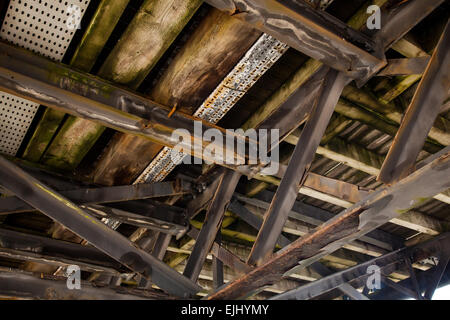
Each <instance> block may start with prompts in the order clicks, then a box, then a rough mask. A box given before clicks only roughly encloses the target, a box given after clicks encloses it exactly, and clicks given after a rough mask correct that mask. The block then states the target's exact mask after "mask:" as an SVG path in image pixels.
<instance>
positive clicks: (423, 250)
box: [273, 233, 450, 300]
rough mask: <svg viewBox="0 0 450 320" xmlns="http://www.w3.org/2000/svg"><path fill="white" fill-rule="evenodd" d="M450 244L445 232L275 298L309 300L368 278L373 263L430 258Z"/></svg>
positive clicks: (388, 263) (381, 266)
mask: <svg viewBox="0 0 450 320" xmlns="http://www.w3.org/2000/svg"><path fill="white" fill-rule="evenodd" d="M448 245H450V234H449V233H446V234H443V235H441V236H439V237H437V238H435V239H433V240H431V241H429V242H426V243H424V244H419V245H417V246H415V247H407V248H402V249H399V250H396V251H393V252H390V253H388V254H386V255H384V256H381V257H378V258H375V259H372V260H370V261H367V262H364V263H362V264H359V265H357V266H354V267H351V268H348V269H346V270H343V271H340V272H337V273H334V274H332V275H330V276H327V277H324V278H322V279H319V280H316V281H314V282H311V283H308V284H306V285H304V286H301V287H299V288H297V289H294V290H292V291H289V292H285V293H282V294H280V295H278V296H276V297H274V298H273V299H274V300H308V299H311V298H314V297H317V296H320V295H322V294H323V293H325V292H328V291H330V290H333V289H335V288H338V287H339V286H340V285H342V284H344V283H347V282H350V281H352V280H355V279H358V278H363V279H364V278H367V277H368V276H369V275H370V274H368V273H367V268H368V267H369V266H372V265H376V266H378V267H379V268H380V269H382V268H384V267H386V266H389V265H391V264H396V263H399V262H401V261H402V260H403V259H404V257H405V255H407V256H414V255H415V259H414V260H415V261H420V260H421V259H425V258H428V257H430V256H432V255H435V254H438V253H439V252H440V250H442V248H445V247H446V246H448Z"/></svg>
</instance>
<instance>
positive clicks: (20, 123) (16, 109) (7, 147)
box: [0, 92, 39, 155]
mask: <svg viewBox="0 0 450 320" xmlns="http://www.w3.org/2000/svg"><path fill="white" fill-rule="evenodd" d="M38 107H39V105H37V104H35V103H33V102H30V101H28V100H25V99H22V98H18V97H16V96H13V95H11V94H8V93H4V92H0V153H4V154H9V155H15V154H16V152H17V149H18V148H19V146H20V143H21V142H22V140H23V137H24V136H25V134H26V133H27V129H28V127H29V126H30V124H31V121H32V120H33V117H34V114H35V113H36V110H37V108H38Z"/></svg>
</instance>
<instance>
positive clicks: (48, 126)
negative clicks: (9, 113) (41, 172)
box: [23, 0, 129, 162]
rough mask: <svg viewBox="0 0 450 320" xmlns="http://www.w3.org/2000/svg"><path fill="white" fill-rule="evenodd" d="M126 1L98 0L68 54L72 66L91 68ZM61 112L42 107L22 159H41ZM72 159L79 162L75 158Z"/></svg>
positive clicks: (58, 123) (55, 128)
mask: <svg viewBox="0 0 450 320" xmlns="http://www.w3.org/2000/svg"><path fill="white" fill-rule="evenodd" d="M128 2H129V0H102V1H101V3H100V4H99V6H98V8H97V10H96V12H95V14H94V16H93V18H92V20H91V21H90V23H89V26H88V27H87V30H86V32H85V34H84V35H83V38H82V39H81V42H80V43H79V45H78V47H77V49H76V51H75V53H74V55H73V56H72V59H71V61H70V65H71V66H72V67H74V68H77V69H79V70H82V71H86V72H89V71H90V70H91V69H92V67H93V66H94V64H95V62H96V60H97V57H98V56H99V54H100V52H101V51H102V49H103V47H104V45H105V44H106V41H107V40H108V38H109V36H110V35H111V33H112V32H113V30H114V28H115V26H116V25H117V22H118V21H119V18H120V16H121V15H122V13H123V11H124V10H125V7H126V6H127V4H128ZM64 115H65V113H64V112H62V111H59V110H54V109H51V108H46V110H45V112H44V114H43V116H42V119H41V120H39V124H38V126H37V128H36V130H35V131H34V133H33V136H32V137H31V139H30V141H29V142H28V145H27V147H26V149H25V151H24V154H23V158H24V159H26V160H29V161H33V162H39V161H40V160H41V157H42V155H43V154H44V152H45V151H46V149H47V147H48V146H49V144H50V143H51V141H52V138H53V136H54V135H55V133H56V130H57V129H58V127H59V126H60V124H61V122H62V121H63V119H64ZM74 161H79V159H77V160H74Z"/></svg>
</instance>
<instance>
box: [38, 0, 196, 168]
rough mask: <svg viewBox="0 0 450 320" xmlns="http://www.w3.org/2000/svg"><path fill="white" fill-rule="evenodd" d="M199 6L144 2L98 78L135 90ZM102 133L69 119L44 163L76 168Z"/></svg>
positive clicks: (86, 123)
mask: <svg viewBox="0 0 450 320" xmlns="http://www.w3.org/2000/svg"><path fill="white" fill-rule="evenodd" d="M200 4H201V1H199V0H195V1H184V0H172V1H152V0H147V1H145V2H144V3H143V5H142V6H141V8H140V9H139V11H138V13H137V14H136V16H135V17H134V18H133V20H132V22H131V24H130V25H129V26H128V28H127V30H126V31H125V33H124V34H123V35H122V37H121V39H120V40H119V42H118V44H117V45H116V47H115V48H114V49H113V51H112V52H111V53H110V55H109V56H108V58H107V60H106V61H105V63H104V64H103V65H102V67H101V69H100V71H99V76H101V77H103V78H105V79H107V80H112V81H114V82H117V83H120V84H123V85H127V86H129V87H131V88H133V89H136V88H137V87H138V86H139V85H140V83H141V82H142V81H143V80H144V78H145V77H146V76H147V74H148V72H150V70H151V69H152V67H153V66H154V65H155V64H156V63H157V62H158V61H159V59H160V58H161V56H162V55H163V54H164V52H165V51H166V50H167V48H168V47H169V46H170V45H171V44H172V42H173V41H174V40H175V38H176V37H177V36H178V34H179V33H180V32H181V30H182V29H183V28H184V26H185V25H186V24H187V22H188V21H189V20H190V18H191V17H192V16H193V14H194V13H195V11H196V10H197V9H198V7H199V6H200ZM79 56H81V55H80V54H79ZM83 63H85V62H83ZM104 130H105V128H104V127H103V126H101V125H98V124H95V123H93V122H91V121H89V120H84V119H81V118H75V117H70V118H69V119H68V121H66V123H65V124H64V126H63V128H62V130H61V131H60V132H59V133H58V135H57V137H56V138H55V141H54V143H52V144H51V146H50V147H49V148H48V150H47V152H46V154H45V156H44V161H45V163H47V164H49V165H50V164H51V165H53V166H58V167H62V168H66V169H67V170H72V169H74V168H76V167H77V166H78V164H79V163H80V162H81V160H82V159H83V157H84V155H86V153H87V152H88V151H89V150H90V149H91V148H92V147H93V145H94V144H95V142H96V141H97V139H98V138H99V137H100V136H101V134H102V133H103V131H104Z"/></svg>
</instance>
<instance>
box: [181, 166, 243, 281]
mask: <svg viewBox="0 0 450 320" xmlns="http://www.w3.org/2000/svg"><path fill="white" fill-rule="evenodd" d="M240 178H241V175H240V174H239V173H237V172H234V171H231V170H225V171H224V173H223V175H222V177H221V178H220V182H219V186H218V189H217V191H216V193H215V194H214V198H213V200H212V202H211V204H210V207H209V208H208V211H207V213H206V218H205V222H204V224H203V227H202V229H201V230H200V234H199V235H198V237H197V239H196V242H195V246H194V249H193V250H192V254H191V255H190V256H189V260H188V262H187V265H186V268H185V270H184V273H183V274H184V275H185V276H186V277H188V278H190V279H191V280H193V281H196V280H197V279H198V276H199V274H200V271H201V269H202V266H203V263H204V262H205V259H206V256H207V254H208V252H209V250H210V249H211V246H212V245H213V243H214V239H215V238H216V236H217V232H219V230H220V227H221V224H222V223H221V222H222V220H223V216H224V214H225V211H226V209H227V207H228V204H229V202H230V200H231V197H232V195H233V193H234V190H235V189H236V186H237V184H238V182H239V179H240Z"/></svg>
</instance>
